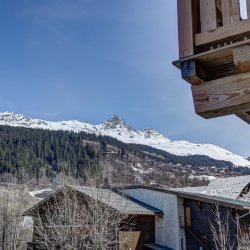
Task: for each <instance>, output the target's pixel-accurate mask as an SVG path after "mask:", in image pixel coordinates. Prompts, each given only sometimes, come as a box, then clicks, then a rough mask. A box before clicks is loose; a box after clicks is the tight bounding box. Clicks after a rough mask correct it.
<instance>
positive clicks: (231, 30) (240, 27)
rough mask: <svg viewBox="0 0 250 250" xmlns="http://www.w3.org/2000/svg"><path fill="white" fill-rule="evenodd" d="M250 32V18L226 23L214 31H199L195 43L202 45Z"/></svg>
mask: <svg viewBox="0 0 250 250" xmlns="http://www.w3.org/2000/svg"><path fill="white" fill-rule="evenodd" d="M247 32H248V33H249V32H250V19H247V20H243V21H240V22H238V23H235V24H231V25H226V26H222V27H219V28H217V29H216V30H214V31H213V32H205V33H199V34H196V35H195V45H196V46H201V45H204V44H208V43H214V42H217V41H220V40H224V39H229V38H231V37H234V36H239V35H242V37H243V36H244V35H243V34H244V33H247Z"/></svg>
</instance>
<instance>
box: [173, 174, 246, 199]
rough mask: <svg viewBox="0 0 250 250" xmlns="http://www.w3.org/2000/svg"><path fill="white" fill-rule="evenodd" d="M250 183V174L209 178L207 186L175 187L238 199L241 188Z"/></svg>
mask: <svg viewBox="0 0 250 250" xmlns="http://www.w3.org/2000/svg"><path fill="white" fill-rule="evenodd" d="M249 183H250V175H246V176H238V177H229V178H218V179H214V180H211V181H210V183H209V184H208V186H203V187H187V188H177V189H175V190H177V191H183V192H188V193H194V194H195V193H196V194H204V195H213V196H219V197H223V198H229V199H238V198H239V195H240V194H241V192H242V190H243V189H244V188H245V187H246V186H247V185H248V184H249Z"/></svg>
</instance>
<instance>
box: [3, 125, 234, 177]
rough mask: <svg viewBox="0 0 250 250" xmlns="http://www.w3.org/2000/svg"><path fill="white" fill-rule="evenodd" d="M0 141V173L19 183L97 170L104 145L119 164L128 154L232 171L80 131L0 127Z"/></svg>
mask: <svg viewBox="0 0 250 250" xmlns="http://www.w3.org/2000/svg"><path fill="white" fill-rule="evenodd" d="M0 138H1V140H0V174H3V173H11V174H12V175H13V176H15V177H17V178H18V180H19V181H22V177H23V175H24V174H26V175H27V174H28V175H29V176H30V177H31V178H34V177H35V178H37V180H38V179H39V178H40V177H41V176H43V175H45V176H47V177H48V178H54V177H55V176H56V174H58V173H60V172H63V173H65V174H67V175H72V176H74V177H76V178H78V177H82V176H83V173H84V169H85V168H86V167H90V168H91V167H97V166H100V165H101V163H102V161H105V158H106V157H107V156H106V152H107V146H112V147H113V148H115V150H116V151H117V152H118V153H117V154H118V155H119V159H120V160H121V161H123V162H126V161H127V158H126V155H128V154H130V155H134V156H136V157H139V158H140V159H141V160H140V161H141V162H142V164H143V159H145V158H147V159H148V158H149V159H151V160H153V161H154V162H162V163H171V164H175V165H176V164H181V165H183V166H185V165H191V166H193V167H199V166H206V167H212V166H216V167H218V168H223V167H228V168H232V163H230V162H226V161H218V160H214V159H211V158H209V157H207V156H199V155H197V156H176V155H172V154H169V153H167V152H165V151H162V150H157V149H154V148H151V147H149V146H143V145H137V144H125V143H122V142H120V141H118V140H116V139H114V138H111V137H107V136H104V137H103V136H99V137H98V136H96V135H93V134H87V133H83V132H81V133H74V132H65V131H49V130H39V129H28V128H15V127H9V126H0ZM117 154H116V157H117ZM109 157H110V156H109ZM114 165H115V163H114ZM113 167H115V166H113Z"/></svg>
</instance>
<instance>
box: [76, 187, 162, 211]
mask: <svg viewBox="0 0 250 250" xmlns="http://www.w3.org/2000/svg"><path fill="white" fill-rule="evenodd" d="M72 188H74V189H75V190H77V191H79V192H81V193H83V194H85V195H88V196H89V197H91V198H94V199H98V200H99V201H100V202H102V203H104V204H106V205H108V206H110V207H112V208H114V209H117V210H119V211H120V212H124V213H128V214H131V215H157V214H163V212H162V210H159V209H157V208H155V207H152V206H149V205H148V204H145V203H143V202H141V201H139V200H136V199H134V198H132V197H129V196H126V197H125V196H124V195H121V194H118V193H117V192H114V191H112V190H110V189H97V188H92V187H85V186H72Z"/></svg>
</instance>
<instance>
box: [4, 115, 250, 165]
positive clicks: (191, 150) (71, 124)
mask: <svg viewBox="0 0 250 250" xmlns="http://www.w3.org/2000/svg"><path fill="white" fill-rule="evenodd" d="M0 125H7V126H14V127H26V128H35V129H47V130H64V131H74V132H82V131H83V132H87V133H94V134H97V135H107V136H111V137H114V138H116V139H118V140H120V141H122V142H125V143H135V144H142V145H148V146H151V147H154V148H157V149H161V150H164V151H166V152H169V153H171V154H175V155H207V156H209V157H211V158H214V159H216V160H225V161H231V162H232V163H233V164H235V165H236V166H248V167H250V161H248V160H247V159H246V158H244V157H242V156H240V155H236V154H234V153H232V152H230V151H228V150H225V149H223V148H220V147H218V146H215V145H212V144H194V143H190V142H188V141H172V140H169V139H168V138H166V137H165V136H163V135H162V134H160V133H158V132H157V131H155V130H153V129H145V130H135V129H133V128H132V127H130V126H128V125H127V123H126V122H125V121H124V120H123V119H122V118H120V117H118V116H113V117H112V118H111V119H109V120H107V121H104V122H103V123H101V124H98V125H92V124H90V123H85V122H79V121H75V120H72V121H59V122H51V121H44V120H39V119H32V118H30V117H26V116H23V115H21V114H15V113H10V112H4V113H0Z"/></svg>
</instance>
